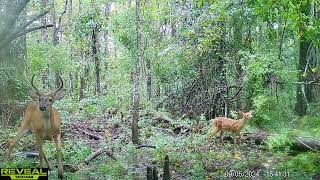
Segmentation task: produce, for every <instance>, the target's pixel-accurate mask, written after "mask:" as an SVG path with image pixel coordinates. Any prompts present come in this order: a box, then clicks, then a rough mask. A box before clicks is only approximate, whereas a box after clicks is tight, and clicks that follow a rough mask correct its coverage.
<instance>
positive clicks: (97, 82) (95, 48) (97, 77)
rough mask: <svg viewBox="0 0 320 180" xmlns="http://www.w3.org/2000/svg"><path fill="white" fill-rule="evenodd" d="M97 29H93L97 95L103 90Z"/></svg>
mask: <svg viewBox="0 0 320 180" xmlns="http://www.w3.org/2000/svg"><path fill="white" fill-rule="evenodd" d="M96 32H97V29H96V28H93V29H92V47H91V48H92V56H93V58H94V64H95V79H96V88H95V93H96V94H100V93H101V90H100V89H101V88H100V60H99V57H98V50H99V48H97V34H96Z"/></svg>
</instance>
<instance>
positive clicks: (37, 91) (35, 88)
mask: <svg viewBox="0 0 320 180" xmlns="http://www.w3.org/2000/svg"><path fill="white" fill-rule="evenodd" d="M35 76H36V75H35V74H33V76H32V78H31V86H32V87H33V89H34V90H35V91H36V93H37V94H41V93H40V91H39V90H38V88H37V87H36V86H35V85H34V84H33V79H34V77H35Z"/></svg>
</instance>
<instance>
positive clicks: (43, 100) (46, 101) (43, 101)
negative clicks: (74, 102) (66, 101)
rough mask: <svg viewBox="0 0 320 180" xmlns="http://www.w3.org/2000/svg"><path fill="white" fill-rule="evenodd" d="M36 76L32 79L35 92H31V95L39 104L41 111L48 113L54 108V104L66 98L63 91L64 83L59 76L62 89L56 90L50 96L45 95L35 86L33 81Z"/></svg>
mask: <svg viewBox="0 0 320 180" xmlns="http://www.w3.org/2000/svg"><path fill="white" fill-rule="evenodd" d="M34 76H35V75H33V76H32V78H31V85H32V87H33V89H34V90H31V91H30V92H29V95H30V97H31V98H32V99H34V100H35V102H37V103H38V105H39V110H40V111H48V110H51V108H52V104H53V103H54V102H55V101H56V100H60V99H62V98H63V97H64V91H63V89H62V88H63V81H62V78H61V77H60V76H59V80H60V87H59V88H58V89H56V90H55V91H54V92H52V93H50V94H48V95H44V94H43V93H41V92H40V91H39V90H38V89H37V88H36V87H35V85H34V84H33V79H34Z"/></svg>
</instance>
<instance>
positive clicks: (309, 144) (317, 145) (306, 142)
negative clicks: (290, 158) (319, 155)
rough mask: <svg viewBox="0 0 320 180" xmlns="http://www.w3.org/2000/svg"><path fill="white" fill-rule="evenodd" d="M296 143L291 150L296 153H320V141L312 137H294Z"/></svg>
mask: <svg viewBox="0 0 320 180" xmlns="http://www.w3.org/2000/svg"><path fill="white" fill-rule="evenodd" d="M292 138H293V139H294V142H293V144H292V147H291V149H292V150H295V151H316V152H320V140H317V139H314V138H311V137H292Z"/></svg>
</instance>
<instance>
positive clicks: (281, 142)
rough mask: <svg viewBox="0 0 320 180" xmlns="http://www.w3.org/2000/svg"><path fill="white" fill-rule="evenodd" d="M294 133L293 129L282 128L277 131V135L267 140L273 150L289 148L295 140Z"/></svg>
mask: <svg viewBox="0 0 320 180" xmlns="http://www.w3.org/2000/svg"><path fill="white" fill-rule="evenodd" d="M292 135H293V132H292V131H291V129H286V128H284V129H281V130H279V131H277V134H276V135H275V136H273V137H270V138H269V139H268V140H267V145H268V147H269V149H271V150H276V151H277V150H279V151H283V150H288V149H289V148H290V146H291V144H292V142H293V139H292Z"/></svg>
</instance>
